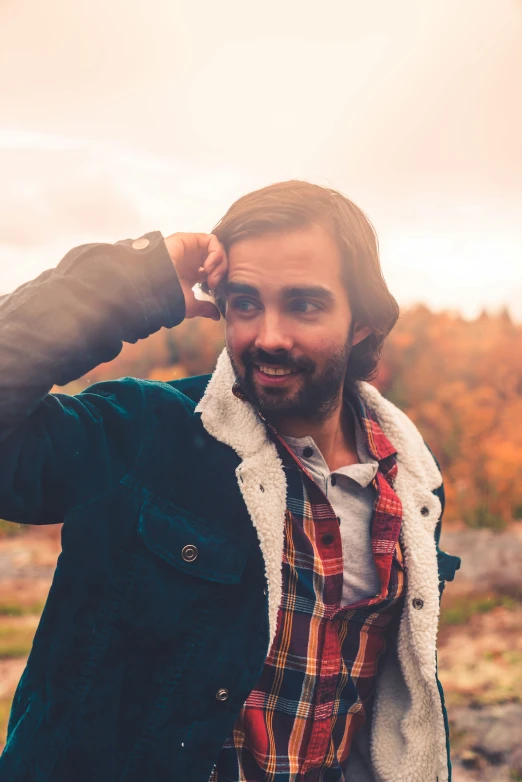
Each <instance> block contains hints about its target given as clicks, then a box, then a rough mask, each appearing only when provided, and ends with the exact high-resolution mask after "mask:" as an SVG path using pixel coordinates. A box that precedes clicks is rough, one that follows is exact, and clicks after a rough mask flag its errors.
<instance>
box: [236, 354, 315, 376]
mask: <svg viewBox="0 0 522 782" xmlns="http://www.w3.org/2000/svg"><path fill="white" fill-rule="evenodd" d="M241 360H242V362H243V366H244V367H245V368H246V369H253V368H254V367H255V366H259V364H265V365H266V366H277V367H283V368H284V369H291V370H292V371H293V372H313V371H314V369H315V361H312V359H311V358H307V357H306V356H300V357H299V358H293V357H292V356H291V355H290V354H288V353H278V354H277V355H274V354H273V353H266V352H265V351H264V350H260V349H259V350H256V351H254V352H252V353H251V352H250V351H247V350H246V351H245V352H244V353H243V354H242V356H241Z"/></svg>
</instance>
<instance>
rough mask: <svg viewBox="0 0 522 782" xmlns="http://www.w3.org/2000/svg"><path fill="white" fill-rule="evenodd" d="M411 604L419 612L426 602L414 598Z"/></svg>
mask: <svg viewBox="0 0 522 782" xmlns="http://www.w3.org/2000/svg"><path fill="white" fill-rule="evenodd" d="M411 604H412V606H413V607H414V608H416V609H417V610H418V611H420V609H421V608H422V607H423V605H424V600H421V599H420V597H414V598H413V600H412V601H411Z"/></svg>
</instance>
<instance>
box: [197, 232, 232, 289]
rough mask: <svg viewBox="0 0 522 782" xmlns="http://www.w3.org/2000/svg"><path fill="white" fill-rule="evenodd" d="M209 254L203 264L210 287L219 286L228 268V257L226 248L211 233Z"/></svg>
mask: <svg viewBox="0 0 522 782" xmlns="http://www.w3.org/2000/svg"><path fill="white" fill-rule="evenodd" d="M207 249H208V255H207V257H206V259H205V262H204V264H203V269H204V271H205V273H206V275H207V282H208V286H209V288H211V289H213V288H216V287H217V286H218V284H219V283H220V282H221V280H222V279H223V277H224V276H225V274H226V273H227V270H228V258H227V254H226V251H225V248H224V247H223V245H222V244H221V242H220V241H219V239H218V238H217V236H214V234H210V236H209V242H208V248H207Z"/></svg>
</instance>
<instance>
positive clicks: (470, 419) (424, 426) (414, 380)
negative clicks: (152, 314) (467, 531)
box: [56, 306, 522, 528]
mask: <svg viewBox="0 0 522 782" xmlns="http://www.w3.org/2000/svg"><path fill="white" fill-rule="evenodd" d="M222 347H223V333H222V325H220V324H216V323H214V322H213V321H210V320H201V319H196V320H190V321H185V322H184V323H182V324H181V325H180V326H178V327H176V328H175V329H172V330H170V331H167V330H162V331H160V332H158V333H157V334H154V335H153V336H152V337H149V339H147V340H145V341H142V342H139V343H138V344H136V345H125V346H124V349H123V350H122V352H121V354H120V355H119V356H118V357H117V358H116V359H115V360H114V361H112V362H111V363H109V364H103V365H101V366H100V367H97V368H96V370H94V371H93V372H91V373H90V374H89V376H87V377H84V378H82V380H81V381H79V382H78V383H75V384H71V386H70V387H68V388H67V389H66V390H67V391H68V392H69V391H70V392H72V393H74V392H76V391H79V390H81V389H82V388H84V387H85V386H87V385H90V384H91V383H94V382H96V381H98V380H105V379H108V378H116V377H122V376H125V375H134V376H138V377H146V378H155V379H158V380H169V379H174V378H179V377H184V376H186V375H192V374H201V373H206V372H211V371H212V369H213V368H214V364H215V359H216V356H217V355H218V353H219V351H220V350H221V349H222ZM374 382H375V385H377V387H378V388H379V389H380V390H381V391H382V392H383V393H384V394H385V396H387V397H388V398H389V399H391V400H392V401H393V402H395V404H397V405H399V406H400V407H401V408H402V409H403V410H404V411H405V412H406V413H407V414H408V415H409V416H411V418H412V419H413V420H414V421H415V422H416V424H417V425H418V427H419V428H420V430H421V432H422V434H423V436H424V438H425V440H426V442H427V443H428V444H429V446H430V448H431V449H432V451H433V452H434V453H435V455H436V456H437V458H438V460H439V462H440V464H441V467H442V470H443V473H444V478H445V484H446V493H447V510H446V518H447V519H448V520H457V519H460V520H463V521H464V522H465V523H467V524H468V525H470V526H476V527H493V528H501V527H503V526H504V525H505V524H506V523H508V522H509V521H511V520H512V519H515V520H517V519H522V325H519V324H515V323H513V322H512V321H511V319H510V318H509V315H508V314H507V312H505V313H502V314H499V315H495V316H491V315H489V316H488V315H485V314H484V315H481V316H480V317H479V318H477V319H476V320H473V321H469V320H464V319H463V318H461V317H460V316H459V315H457V314H454V313H433V312H431V311H430V310H429V309H427V308H426V307H423V306H419V307H417V308H415V309H412V310H408V311H405V312H403V313H402V315H401V318H400V320H399V322H398V323H397V325H396V327H395V329H394V330H393V331H392V333H391V334H390V336H389V337H388V339H387V341H386V344H385V348H384V351H383V356H382V361H381V367H380V371H379V375H378V376H377V378H376V379H375V381H374ZM56 390H63V389H56Z"/></svg>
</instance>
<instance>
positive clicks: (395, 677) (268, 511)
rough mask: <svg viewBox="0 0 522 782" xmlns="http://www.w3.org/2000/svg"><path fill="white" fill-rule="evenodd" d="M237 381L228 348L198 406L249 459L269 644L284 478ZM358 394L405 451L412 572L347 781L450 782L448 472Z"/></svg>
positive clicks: (249, 497) (381, 407)
mask: <svg viewBox="0 0 522 782" xmlns="http://www.w3.org/2000/svg"><path fill="white" fill-rule="evenodd" d="M234 381H235V376H234V371H233V368H232V365H231V363H230V359H229V357H228V354H227V352H226V350H224V351H223V352H222V353H221V355H220V357H219V359H218V362H217V366H216V370H215V372H214V374H213V375H212V377H211V379H210V382H209V384H208V386H207V389H206V391H205V394H204V396H203V398H202V399H201V401H200V403H199V405H198V406H197V408H196V411H197V412H200V413H201V417H202V423H203V425H204V427H205V429H206V430H207V431H208V432H209V433H210V434H211V435H212V436H213V437H215V438H216V439H217V440H219V441H220V442H222V443H225V444H226V445H229V446H230V447H231V448H233V449H234V451H236V453H237V454H238V456H239V457H240V458H241V459H242V462H241V464H240V465H239V466H238V467H237V469H236V476H237V479H238V485H239V488H240V490H241V493H242V496H243V499H244V501H245V504H246V507H247V509H248V512H249V514H250V517H251V519H252V522H253V524H254V526H255V528H256V530H257V535H258V538H259V544H260V547H261V552H262V554H263V558H264V562H265V575H266V579H267V583H268V598H269V603H268V605H269V609H268V615H269V623H270V641H269V648H270V646H271V645H272V642H273V640H274V637H275V632H276V622H277V614H278V608H279V604H280V602H281V599H282V561H283V545H284V514H285V509H286V480H285V475H284V471H283V467H282V463H281V460H280V458H279V456H278V453H277V449H276V447H275V445H274V443H273V442H272V441H271V439H270V438H269V437H268V434H267V432H266V428H265V426H264V424H263V423H262V421H261V420H260V419H259V417H258V416H257V414H256V412H255V411H254V409H253V408H252V406H251V405H249V404H248V403H245V402H243V401H241V400H240V399H238V398H237V397H236V396H235V395H234V394H233V392H232V386H233V384H234ZM358 393H359V395H360V396H361V399H362V400H363V402H364V404H365V405H366V407H367V408H369V409H370V410H371V411H372V413H373V414H374V415H375V417H376V418H377V420H378V422H379V425H380V426H381V428H382V430H383V432H384V434H385V435H386V437H387V438H388V439H389V440H390V442H391V443H392V444H393V446H394V447H395V448H396V450H397V467H398V470H397V478H396V480H395V484H394V490H395V491H396V493H397V495H398V496H399V498H400V500H401V502H402V507H403V519H402V527H401V536H400V537H401V545H402V550H403V554H404V564H405V567H406V571H407V576H408V577H407V590H406V595H405V603H404V610H403V613H402V616H401V621H400V627H399V632H398V636H397V644H396V648H390V649H389V653H388V654H387V656H386V659H385V662H384V664H383V666H382V669H381V672H380V675H379V678H378V681H377V688H376V696H375V706H374V712H373V718H372V724H371V731H370V729H369V726H368V725H366V726H365V727H364V728H363V730H361V731H360V732H359V733H358V734H356V737H355V740H354V744H353V748H352V752H351V755H350V765H349V769H348V772H347V777H346V778H347V780H349V782H448V768H447V759H446V733H445V728H444V720H443V714H442V707H441V700H440V695H439V692H438V688H437V682H436V638H437V625H438V615H439V589H438V583H439V582H438V568H437V555H436V546H435V540H434V533H435V525H436V523H437V520H438V519H439V516H440V513H441V506H440V501H439V499H438V498H437V497H436V496H435V495H434V494H433V493H432V492H433V490H434V489H436V488H438V487H439V486H440V485H441V483H442V477H441V475H440V472H439V470H438V469H437V466H436V464H435V462H434V460H433V457H432V456H431V454H430V452H429V451H428V449H427V448H426V446H425V444H424V442H423V439H422V437H421V435H420V433H419V431H418V430H417V428H416V427H415V425H414V424H413V423H412V421H410V419H409V418H408V417H407V416H406V415H405V414H404V413H403V412H401V411H400V410H399V409H398V408H397V407H395V406H394V405H393V404H392V403H391V402H389V401H388V400H386V399H384V397H383V396H381V394H380V393H379V392H378V391H377V390H376V389H375V388H374V387H373V386H371V385H369V384H368V383H359V384H358ZM421 509H423V512H422V513H421ZM426 509H427V511H428V512H427V513H426ZM419 600H421V601H422V608H421V609H419V608H414V607H413V601H415V604H416V605H417V606H418V605H420V603H419ZM267 653H268V649H267Z"/></svg>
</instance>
